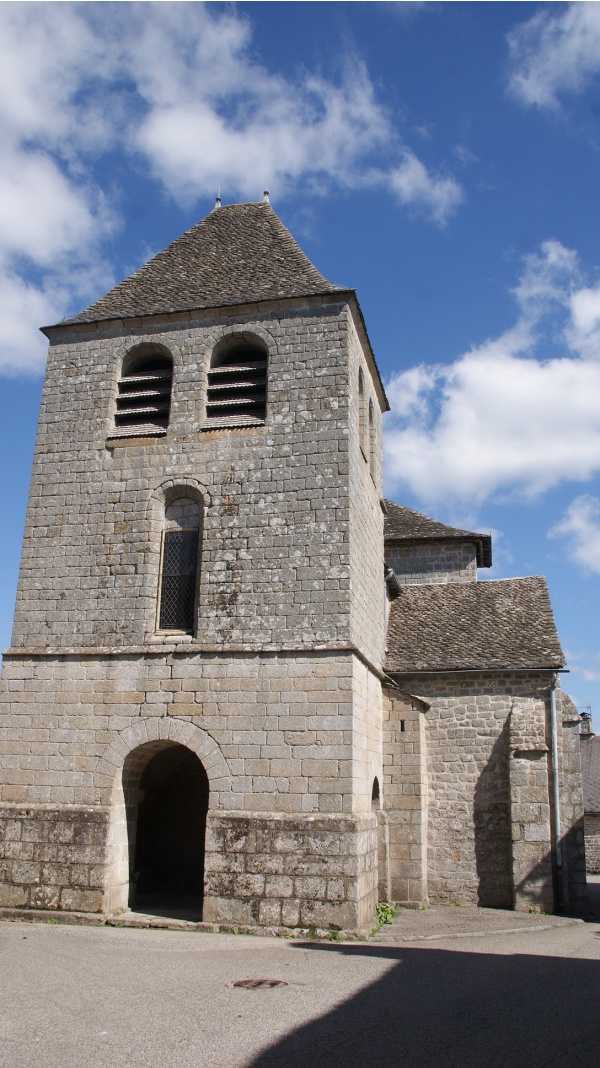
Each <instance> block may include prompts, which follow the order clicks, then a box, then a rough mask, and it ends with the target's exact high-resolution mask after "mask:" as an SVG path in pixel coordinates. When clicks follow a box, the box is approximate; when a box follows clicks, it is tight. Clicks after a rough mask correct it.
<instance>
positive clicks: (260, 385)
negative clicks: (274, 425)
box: [204, 334, 267, 430]
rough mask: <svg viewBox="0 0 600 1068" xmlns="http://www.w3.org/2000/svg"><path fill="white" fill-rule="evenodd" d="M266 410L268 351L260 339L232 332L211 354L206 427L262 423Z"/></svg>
mask: <svg viewBox="0 0 600 1068" xmlns="http://www.w3.org/2000/svg"><path fill="white" fill-rule="evenodd" d="M266 410H267V350H266V348H265V346H264V344H263V343H262V341H260V340H259V338H256V337H253V336H252V335H249V336H246V335H244V334H231V335H229V336H228V337H226V338H224V339H223V341H221V342H220V343H219V344H218V345H217V347H216V348H215V350H214V352H213V354H212V357H211V361H210V369H209V372H208V395H207V401H206V421H205V424H204V429H205V430H215V429H218V428H219V427H236V426H237V427H242V426H259V425H261V424H262V423H264V421H265V417H266Z"/></svg>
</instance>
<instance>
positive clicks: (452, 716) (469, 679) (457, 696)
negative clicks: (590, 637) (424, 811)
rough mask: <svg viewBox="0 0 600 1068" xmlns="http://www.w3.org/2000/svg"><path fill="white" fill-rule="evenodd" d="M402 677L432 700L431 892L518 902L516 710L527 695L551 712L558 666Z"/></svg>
mask: <svg viewBox="0 0 600 1068" xmlns="http://www.w3.org/2000/svg"><path fill="white" fill-rule="evenodd" d="M396 681H397V682H398V684H399V686H400V687H401V689H402V690H404V691H406V692H408V693H412V694H417V695H419V696H420V697H422V698H423V699H424V700H426V701H427V703H428V704H429V705H430V708H429V711H428V712H427V714H426V717H425V718H426V721H427V778H428V892H429V899H430V900H431V901H432V902H434V903H440V902H442V903H443V902H452V901H456V902H458V903H460V904H479V905H484V906H493V907H504V908H511V907H512V906H513V871H512V868H513V859H512V816H511V788H510V778H509V752H510V748H509V717H510V713H511V709H512V708H513V706H514V705H515V704H518V703H519V702H520V701H521V702H522V701H523V700H525V701H526V702H527V704H528V705H529V706H530V707H532V708H534V709H536V710H538V711H539V712H540V714H542V716H543V717H545V716H546V714H547V701H548V687H549V685H550V682H551V673H549V672H548V673H541V672H531V673H522V674H513V675H508V674H506V675H491V674H488V675H486V674H484V673H482V674H477V673H473V674H466V673H465V674H462V675H461V674H459V673H451V674H447V675H419V676H412V677H410V676H407V675H405V676H397V678H396ZM549 852H550V842H548V843H547V849H546V853H549Z"/></svg>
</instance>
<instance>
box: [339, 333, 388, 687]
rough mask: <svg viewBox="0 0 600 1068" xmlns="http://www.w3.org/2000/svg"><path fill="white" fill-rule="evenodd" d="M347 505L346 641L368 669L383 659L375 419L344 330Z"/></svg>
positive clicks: (355, 345) (368, 385)
mask: <svg viewBox="0 0 600 1068" xmlns="http://www.w3.org/2000/svg"><path fill="white" fill-rule="evenodd" d="M348 356H349V377H350V407H349V432H350V436H349V454H348V455H349V504H350V596H351V640H352V642H353V643H354V645H356V646H357V648H359V649H361V650H363V651H364V652H365V653H366V654H367V655H368V657H369V659H370V660H371V662H372V663H373V664H375V665H376V666H377V667H380V666H381V664H382V662H383V655H384V644H385V634H384V608H383V605H384V585H383V572H384V558H383V519H384V517H383V511H382V508H381V503H380V502H381V495H382V448H381V415H380V412H379V404H378V402H377V397H376V393H375V388H374V385H373V382H372V381H371V376H370V374H369V372H368V368H367V363H366V359H365V354H364V352H363V349H362V346H361V345H360V343H359V339H358V337H357V335H356V332H355V331H354V330H350V331H349V351H348ZM361 370H362V374H363V381H364V404H365V407H366V408H367V409H368V405H369V401H371V403H372V407H373V412H374V415H375V425H374V436H375V455H374V462H371V457H370V456H369V455H368V454H367V453H365V452H364V450H363V448H362V447H361V441H360V407H359V392H358V379H359V373H360V371H361Z"/></svg>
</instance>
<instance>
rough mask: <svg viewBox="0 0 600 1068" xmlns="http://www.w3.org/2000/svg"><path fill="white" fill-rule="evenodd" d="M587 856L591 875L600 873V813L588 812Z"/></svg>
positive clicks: (585, 819) (586, 830) (585, 823)
mask: <svg viewBox="0 0 600 1068" xmlns="http://www.w3.org/2000/svg"><path fill="white" fill-rule="evenodd" d="M584 825H585V856H586V865H587V870H588V873H589V874H590V875H600V813H591V812H586V814H585V818H584Z"/></svg>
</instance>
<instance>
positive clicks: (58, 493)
mask: <svg viewBox="0 0 600 1068" xmlns="http://www.w3.org/2000/svg"><path fill="white" fill-rule="evenodd" d="M117 325H118V329H117V328H116V327H115V326H114V324H113V326H112V327H111V326H110V325H107V326H105V327H103V330H102V333H97V332H96V333H95V332H93V331H91V329H90V328H85V329H84V328H81V330H80V331H79V332H78V333H75V334H69V335H68V336H65V339H64V340H63V342H62V343H58V342H56V343H53V344H51V346H50V355H49V362H48V371H47V378H46V385H45V389H44V396H43V402H42V409H41V414H40V425H39V433H38V441H37V446H36V455H35V462H34V470H33V476H32V482H31V496H30V502H29V509H28V515H27V526H26V531H25V539H24V547H23V558H22V569H21V575H20V580H19V588H18V596H17V610H16V619H15V628H14V634H13V644H14V646H15V647H18V648H35V649H39V648H40V647H41V648H49V647H50V648H58V649H65V648H70V647H72V648H86V647H87V648H104V647H106V646H109V647H114V646H120V647H127V646H139V645H140V644H142V643H143V642H145V641H146V640H151V641H157V642H158V641H160V640H161V638H160V636H159V635H156V634H155V628H156V598H157V587H158V571H159V560H160V536H161V531H162V524H163V519H164V501H165V492H166V490H167V489H168V488H169V487H173V486H177V485H184V486H185V485H188V486H191V487H195V488H196V489H197V491H198V492H199V494H200V495H201V497H202V498H203V501H204V505H205V517H204V534H203V545H202V568H201V575H200V587H199V611H198V625H197V634H196V639H195V640H196V642H197V643H198V644H199V645H200V646H201V647H202V648H225V647H227V648H230V647H231V646H232V645H233V646H234V647H237V648H240V647H242V648H252V649H256V648H259V647H263V648H264V647H269V646H270V647H281V646H283V647H286V648H297V647H301V648H302V647H304V648H308V647H311V646H314V645H315V644H319V643H321V644H323V643H336V642H337V643H340V642H344V643H348V642H349V641H350V637H351V630H352V628H351V624H350V597H351V594H350V585H351V579H350V541H351V528H350V502H349V473H348V470H349V444H348V442H349V436H348V420H349V396H350V383H349V369H348V357H347V352H348V348H349V344H350V341H349V337H350V335H352V338H353V344H354V345H356V338H355V328H354V324H353V322H352V318H351V316H350V313H349V311H348V308H347V306H346V305H340V304H335V303H331V302H327V300H326V299H325V298H323V299H322V300H321V298H314V299H313V300H312V301H311V304H310V306H308V305H306V304H304V305H303V304H302V302H296V303H295V304H294V303H293V302H288V304H287V306H286V307H281V308H280V307H279V306H276V305H271V306H267V307H263V306H261V313H260V315H259V314H258V312H257V310H256V309H254V310H252V311H248V309H245V310H244V311H240V310H237V311H236V310H235V309H234V310H232V311H231V314H229V315H223V314H221V315H218V314H214V313H203V314H200V313H198V314H197V315H196V318H193V317H192V316H191V314H190V315H187V316H185V317H183V318H182V319H181V321H177V322H174V321H173V320H172V319H169V317H162V316H158V317H154V318H153V319H152V320H147V321H146V322H144V323H142V321H141V320H132V321H131V322H130V323H127V324H117ZM232 330H237V331H238V332H239V331H240V330H245V331H249V332H252V333H254V334H255V335H256V336H257V337H259V338H260V339H261V340H262V341H263V342H264V343H265V344H266V345H267V348H268V351H269V381H268V413H267V422H266V425H265V426H264V427H255V428H249V429H243V430H219V431H210V432H203V431H202V424H203V418H204V407H205V403H206V380H207V367H208V362H209V360H210V354H211V352H212V349H213V348H214V346H215V344H216V343H217V342H218V341H219V340H220V338H222V337H223V336H225V335H226V334H227V333H228V332H231V331H232ZM111 331H112V332H111ZM152 341H154V342H157V343H160V344H161V345H163V347H164V348H165V349H166V350H167V351H169V352H170V353H171V355H172V357H173V364H174V375H173V394H172V408H171V422H170V425H169V429H168V432H167V434H166V436H165V437H163V438H156V439H145V440H144V442H143V443H135V442H132V440H131V439H129V440H128V441H127V442H121V443H115V441H114V439H113V440H112V441H111V440H109V439H110V435H111V433H112V432H113V423H112V420H113V413H114V404H115V396H116V388H117V382H118V378H119V375H120V369H121V365H122V361H123V358H124V356H125V354H126V353H127V352H128V351H129V349H130V348H132V347H133V346H134V345H137V344H140V343H142V342H152ZM375 416H376V419H377V422H378V433H380V429H379V420H380V408H379V405H376V406H375ZM107 445H108V446H110V447H107ZM113 446H114V447H113ZM374 495H375V489H374V488H373V490H372V491H371V496H372V497H374ZM356 504H357V502H354V503H353V512H354V510H355V508H356ZM365 509H366V511H367V513H368V514H369V515H372V516H373V517H374V518H373V520H371V519H369V520H368V524H371V525H372V527H373V536H372V537H371V535H370V534H369V533H367V534H361V543H360V554H361V559H362V563H363V566H365V567H366V568H367V570H369V569H373V568H375V563H374V562H371V559H370V557H369V554H370V556H371V557H372V558H373V561H374V560H375V557H376V558H377V560H379V558H380V545H379V544H376V540H377V536H378V531H379V524H380V520H379V517H378V515H377V514H376V511H375V508H374V504H373V501H371V500H370V499H366V500H365ZM380 626H381V624H380ZM373 629H375V630H376V628H373V627H369V628H362V629H360V628H359V629H357V628H354V633H353V635H352V636H353V639H354V640H356V641H357V642H358V643H359V644H360V645H361V647H362V646H364V647H365V653H366V654H367V655H372V654H374V650H375V647H376V646H377V645H378V644H379V645H381V644H382V641H381V642H380V641H379V636H378V635H376V638H375V641H374V642H373V639H372V638H371V632H372V630H373ZM380 655H381V651H380Z"/></svg>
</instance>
